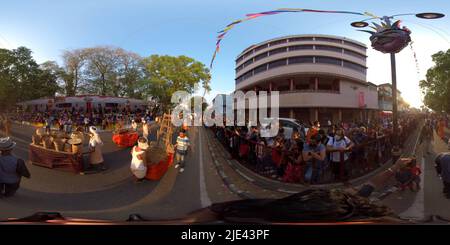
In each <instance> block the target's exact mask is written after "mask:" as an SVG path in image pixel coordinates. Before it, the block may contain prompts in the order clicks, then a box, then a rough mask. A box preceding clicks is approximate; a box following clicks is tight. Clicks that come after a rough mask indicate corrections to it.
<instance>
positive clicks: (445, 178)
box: [434, 152, 450, 199]
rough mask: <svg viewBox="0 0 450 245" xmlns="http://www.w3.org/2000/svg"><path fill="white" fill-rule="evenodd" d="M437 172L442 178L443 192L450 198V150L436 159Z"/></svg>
mask: <svg viewBox="0 0 450 245" xmlns="http://www.w3.org/2000/svg"><path fill="white" fill-rule="evenodd" d="M434 162H435V167H436V172H437V173H438V175H439V176H440V177H441V179H442V185H443V186H444V189H443V192H444V195H445V197H446V198H447V199H450V152H443V153H440V154H439V155H437V157H436V159H435V161H434Z"/></svg>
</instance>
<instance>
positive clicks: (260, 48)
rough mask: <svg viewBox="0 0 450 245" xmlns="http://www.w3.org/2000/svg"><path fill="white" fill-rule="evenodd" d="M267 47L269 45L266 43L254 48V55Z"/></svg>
mask: <svg viewBox="0 0 450 245" xmlns="http://www.w3.org/2000/svg"><path fill="white" fill-rule="evenodd" d="M267 47H269V45H268V44H267V43H266V44H263V45H261V46H258V47H256V48H255V53H256V52H258V51H260V50H263V49H265V48H267Z"/></svg>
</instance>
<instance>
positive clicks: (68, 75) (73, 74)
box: [59, 49, 86, 96]
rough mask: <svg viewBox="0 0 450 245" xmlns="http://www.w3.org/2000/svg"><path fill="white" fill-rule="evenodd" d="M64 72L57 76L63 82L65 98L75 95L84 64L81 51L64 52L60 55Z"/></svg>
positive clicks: (84, 59)
mask: <svg viewBox="0 0 450 245" xmlns="http://www.w3.org/2000/svg"><path fill="white" fill-rule="evenodd" d="M62 59H63V63H64V70H63V71H62V72H61V73H60V74H59V75H60V79H61V80H62V81H63V82H64V92H65V94H66V96H74V95H76V94H77V92H78V89H79V85H80V80H81V77H82V75H83V70H82V69H83V66H84V65H85V63H86V57H85V52H84V51H83V50H82V49H75V50H71V51H70V50H66V51H64V53H63V54H62Z"/></svg>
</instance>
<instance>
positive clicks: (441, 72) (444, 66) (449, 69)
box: [420, 49, 450, 113]
mask: <svg viewBox="0 0 450 245" xmlns="http://www.w3.org/2000/svg"><path fill="white" fill-rule="evenodd" d="M431 57H432V59H433V62H434V64H435V65H434V66H433V67H432V68H430V69H428V71H427V75H426V80H422V81H420V88H421V89H422V92H423V94H424V95H425V96H424V104H425V105H426V106H427V107H428V108H430V109H432V110H434V111H436V112H442V111H445V112H447V113H450V49H449V50H447V51H446V52H443V51H440V52H438V53H436V54H434V55H432V56H431Z"/></svg>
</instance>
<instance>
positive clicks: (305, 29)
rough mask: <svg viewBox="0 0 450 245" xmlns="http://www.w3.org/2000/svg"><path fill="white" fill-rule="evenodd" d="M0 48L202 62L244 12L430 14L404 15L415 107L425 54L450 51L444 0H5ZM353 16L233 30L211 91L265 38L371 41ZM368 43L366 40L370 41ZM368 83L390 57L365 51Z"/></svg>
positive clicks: (275, 21) (228, 84)
mask: <svg viewBox="0 0 450 245" xmlns="http://www.w3.org/2000/svg"><path fill="white" fill-rule="evenodd" d="M0 6H1V10H0V47H2V48H15V47H18V46H26V47H28V48H31V49H32V50H33V51H34V56H35V58H36V59H37V60H38V62H44V61H46V60H57V61H59V60H60V55H61V53H62V51H63V50H65V49H72V48H82V47H90V46H97V45H112V46H120V47H122V48H125V49H127V50H131V51H134V52H137V53H139V54H140V55H142V56H148V55H150V54H168V55H187V56H191V57H193V58H195V59H197V60H199V61H201V62H203V63H205V64H207V65H209V61H210V59H211V55H212V52H213V51H214V48H215V36H216V32H217V31H219V30H221V29H222V28H223V27H224V26H226V25H227V24H228V23H230V22H232V21H234V20H236V19H240V18H242V17H244V16H245V14H247V13H254V12H260V11H268V10H273V9H276V8H311V9H324V10H347V11H357V12H364V11H369V12H372V13H374V14H376V15H384V14H388V15H391V14H397V13H417V12H427V11H435V12H442V13H444V14H447V15H448V16H447V17H446V18H444V19H439V20H421V19H418V18H415V17H414V16H411V17H404V18H403V20H404V24H405V25H406V26H408V27H409V28H410V29H411V30H412V32H413V34H412V38H413V40H414V41H415V43H414V49H415V51H416V53H417V56H418V59H419V67H420V75H417V73H416V72H415V71H416V65H415V63H414V60H413V53H412V51H411V50H410V49H409V48H407V49H405V50H404V51H402V53H400V54H399V55H398V80H399V89H400V90H402V92H403V95H404V97H405V99H406V100H407V101H410V102H411V103H412V104H413V105H415V106H419V105H420V104H421V102H420V93H419V91H418V90H419V88H418V86H417V84H418V81H419V80H420V79H421V78H423V77H424V75H425V73H426V70H427V69H428V68H429V67H430V66H431V65H432V62H431V58H430V55H431V54H433V53H435V52H437V51H439V50H446V49H448V48H450V30H449V27H450V16H449V15H450V3H448V1H442V0H431V1H430V0H427V1H424V0H409V1H400V0H398V1H392V0H389V1H387V0H378V1H361V0H358V1H356V0H309V1H293V0H291V1H290V0H278V1H277V0H240V1H238V0H226V1H225V0H224V1H211V0H193V1H185V0H152V1H150V0H148V1H144V0H127V1H125V0H122V1H119V0H108V1H107V0H96V1H93V0H91V1H88V0H77V1H75V0H70V1H69V0H59V1H57V0H15V1H6V0H2V2H1V5H0ZM356 20H360V17H359V16H356V15H338V14H334V15H330V14H328V15H324V14H314V13H288V14H280V15H275V16H268V17H261V18H257V19H255V20H252V21H249V22H245V23H243V24H241V25H238V26H236V27H235V28H234V29H232V30H231V31H230V32H229V33H228V34H227V37H226V38H225V39H224V40H223V41H222V46H221V52H220V53H219V54H218V56H217V58H216V61H215V66H214V69H213V70H212V74H213V79H212V88H213V92H212V94H215V93H220V92H231V91H233V89H234V60H235V57H236V56H237V55H238V54H239V53H240V52H241V51H242V50H243V49H245V48H246V47H248V46H250V45H252V44H254V43H258V42H261V41H264V40H266V39H270V38H274V37H278V36H283V35H292V34H332V35H340V36H346V37H349V38H353V39H356V40H358V41H361V42H363V43H366V44H369V41H368V37H369V36H368V34H365V33H362V32H357V31H355V30H354V29H353V28H352V27H351V26H350V25H349V23H350V22H352V21H356ZM369 46H370V45H369ZM368 55H369V58H368V67H369V70H368V80H369V81H371V82H374V83H376V84H379V83H384V82H389V81H390V72H389V58H388V56H387V55H383V54H380V53H378V52H375V51H373V50H369V51H368Z"/></svg>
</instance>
